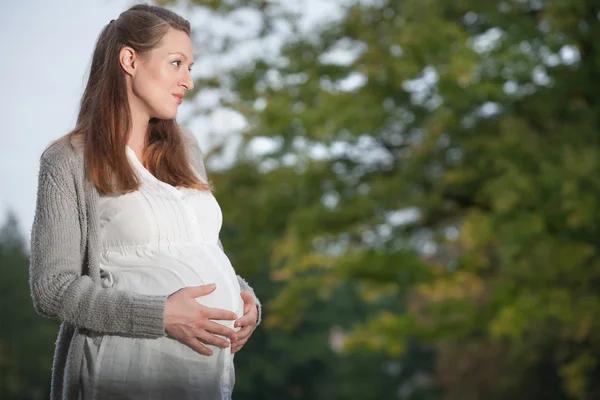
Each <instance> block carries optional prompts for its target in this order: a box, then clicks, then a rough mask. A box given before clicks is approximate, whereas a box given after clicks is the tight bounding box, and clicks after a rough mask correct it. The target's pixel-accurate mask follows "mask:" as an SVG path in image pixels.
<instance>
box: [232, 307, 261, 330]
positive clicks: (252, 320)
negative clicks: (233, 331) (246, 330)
mask: <svg viewBox="0 0 600 400" xmlns="http://www.w3.org/2000/svg"><path fill="white" fill-rule="evenodd" d="M252 307H254V306H252ZM256 313H257V312H252V309H250V311H249V312H247V313H245V314H244V316H243V317H241V318H239V319H238V320H237V321H235V324H233V326H235V327H236V328H237V327H239V326H247V325H255V324H256V317H257V315H256Z"/></svg>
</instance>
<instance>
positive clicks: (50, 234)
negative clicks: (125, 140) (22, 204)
mask: <svg viewBox="0 0 600 400" xmlns="http://www.w3.org/2000/svg"><path fill="white" fill-rule="evenodd" d="M183 138H184V140H185V143H186V149H187V150H188V157H189V160H190V162H191V164H192V165H193V166H194V168H195V169H196V171H197V172H198V173H199V174H200V175H201V176H203V177H204V178H205V179H206V171H205V168H204V163H203V161H202V159H203V157H202V152H201V151H200V148H199V146H198V142H197V140H196V139H195V138H194V137H193V136H192V135H191V134H188V133H185V132H184V133H183ZM74 146H75V147H72V146H71V145H70V144H69V143H68V142H67V141H60V142H57V143H55V144H53V145H51V146H50V147H49V148H48V150H47V151H46V152H45V153H44V155H43V156H42V158H41V161H40V169H39V181H38V193H37V203H36V210H35V217H34V222H33V227H32V232H31V261H30V271H29V272H30V290H31V296H32V298H33V304H34V306H35V309H36V310H37V312H38V313H40V314H41V315H43V316H46V317H51V318H58V319H59V320H60V321H62V323H61V325H60V330H59V333H58V338H57V341H56V348H55V352H54V361H53V365H52V385H51V392H50V398H51V399H77V398H78V393H79V378H80V377H79V374H80V367H81V362H82V359H83V344H84V338H85V333H86V332H87V331H96V332H103V333H107V334H114V335H124V336H135V337H145V338H158V337H161V336H165V335H166V333H165V329H164V322H163V321H164V311H165V303H166V300H167V297H166V296H150V295H141V294H137V293H131V292H126V291H121V290H115V289H112V288H103V287H102V286H101V284H100V282H101V281H100V267H99V262H98V259H99V249H100V243H99V232H98V227H99V217H98V199H99V193H98V191H97V190H96V188H95V187H94V185H93V184H92V183H91V181H89V180H88V179H87V177H86V173H85V162H84V157H83V149H82V146H81V144H77V143H75V144H74ZM238 280H239V282H240V286H241V287H242V290H248V291H250V292H251V293H252V294H253V295H254V291H253V290H252V288H251V287H250V286H249V285H248V284H247V283H246V282H245V281H244V280H243V279H242V278H240V277H239V276H238ZM254 297H255V301H256V304H257V305H258V310H259V320H258V323H260V319H261V306H260V303H259V301H258V299H257V298H256V296H254ZM257 325H258V324H257Z"/></svg>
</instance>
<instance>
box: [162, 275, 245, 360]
mask: <svg viewBox="0 0 600 400" xmlns="http://www.w3.org/2000/svg"><path fill="white" fill-rule="evenodd" d="M216 287H217V286H216V285H215V284H211V285H203V286H190V287H186V288H183V289H180V290H178V291H177V292H175V293H173V294H171V295H170V296H169V298H168V299H167V303H166V305H165V332H166V333H167V335H169V336H170V337H172V338H173V339H176V340H178V341H179V342H181V343H183V344H185V345H187V346H189V347H190V348H192V349H193V350H195V351H196V352H198V353H200V354H204V355H206V356H210V355H212V353H213V352H212V350H210V349H209V348H208V347H206V346H205V345H204V344H212V345H214V346H218V347H221V348H226V347H229V346H230V343H229V342H228V341H227V340H225V339H222V338H219V337H217V336H215V334H216V335H221V336H225V337H227V338H229V339H230V340H231V339H233V340H235V339H236V338H235V333H236V332H235V331H234V330H233V329H230V328H227V327H226V326H223V325H221V324H219V323H217V322H214V321H212V320H215V319H216V320H232V321H233V320H236V319H237V318H238V316H237V314H235V313H234V312H232V311H227V310H222V309H220V308H210V307H205V306H203V305H202V304H199V303H198V302H197V301H196V297H201V296H206V295H208V294H210V293H212V292H213V291H214V290H215V289H216Z"/></svg>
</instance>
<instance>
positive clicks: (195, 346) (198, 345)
mask: <svg viewBox="0 0 600 400" xmlns="http://www.w3.org/2000/svg"><path fill="white" fill-rule="evenodd" d="M185 344H186V345H187V346H188V347H189V348H191V349H192V350H194V351H195V352H196V353H200V354H202V355H205V356H212V354H213V352H212V350H211V349H209V348H208V347H206V346H205V345H203V344H202V342H200V341H199V340H198V339H196V338H191V339H189V340H187V341H185Z"/></svg>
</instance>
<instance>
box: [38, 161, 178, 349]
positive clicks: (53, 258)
mask: <svg viewBox="0 0 600 400" xmlns="http://www.w3.org/2000/svg"><path fill="white" fill-rule="evenodd" d="M52 169H53V168H52V167H51V166H49V165H48V163H46V164H44V163H43V162H42V165H41V167H40V173H39V182H38V193H37V202H36V210H35V217H34V222H33V227H32V232H31V260H30V290H31V296H32V298H33V303H34V306H35V309H36V310H37V312H38V313H40V314H41V315H44V316H47V317H51V318H58V319H60V320H61V321H65V322H68V323H70V324H73V325H75V326H77V327H80V328H86V329H90V330H93V331H97V332H103V333H111V334H124V335H133V336H139V337H151V338H152V337H160V336H164V335H165V331H164V308H165V303H166V300H167V297H166V296H147V295H140V294H136V293H130V292H125V291H120V290H115V289H111V288H102V287H100V286H98V285H96V284H95V283H94V282H93V281H92V279H91V278H90V277H89V276H86V275H84V274H83V273H82V270H83V266H84V262H85V261H84V260H82V256H81V254H82V251H81V242H82V240H81V235H82V233H81V226H80V223H79V213H80V212H82V210H79V208H78V206H77V202H76V200H75V198H76V197H75V189H74V188H73V187H69V184H71V185H73V183H72V181H71V182H69V180H68V179H62V180H60V181H59V180H57V179H56V175H54V174H53V173H52ZM58 176H62V175H61V174H58ZM59 182H60V184H59Z"/></svg>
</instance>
